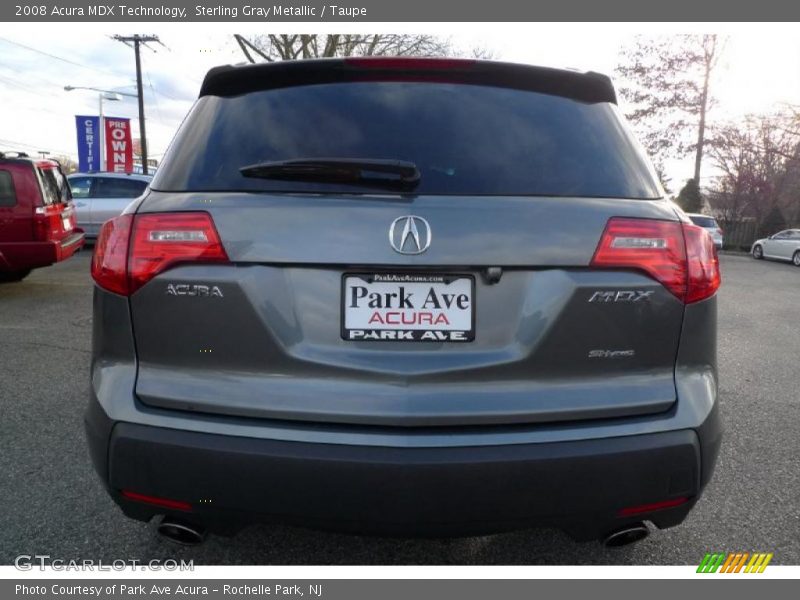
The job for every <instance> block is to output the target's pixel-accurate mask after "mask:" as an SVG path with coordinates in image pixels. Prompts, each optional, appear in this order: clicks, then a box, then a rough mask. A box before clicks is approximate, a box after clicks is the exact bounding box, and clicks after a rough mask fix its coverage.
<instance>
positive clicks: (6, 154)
mask: <svg viewBox="0 0 800 600" xmlns="http://www.w3.org/2000/svg"><path fill="white" fill-rule="evenodd" d="M9 154H13V155H14V158H30V156H28V153H27V152H16V151H14V150H11V151H9V150H6V151H5V152H0V158H11V157H10V156H9Z"/></svg>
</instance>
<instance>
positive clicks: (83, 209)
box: [67, 172, 153, 239]
mask: <svg viewBox="0 0 800 600" xmlns="http://www.w3.org/2000/svg"><path fill="white" fill-rule="evenodd" d="M67 179H68V180H69V185H70V188H72V198H73V201H74V203H75V217H76V219H77V221H78V227H80V228H81V229H83V230H84V231H85V232H86V237H87V239H94V238H96V237H97V234H98V232H99V231H100V226H101V225H102V224H103V223H105V222H106V221H108V220H109V219H113V218H114V217H117V216H119V215H120V213H122V211H123V210H125V207H126V206H128V204H130V203H131V200H133V199H134V198H137V197H139V196H141V195H142V194H143V193H144V190H145V189H146V188H147V186H148V185H149V184H150V180H151V179H153V178H152V176H150V175H135V174H131V175H126V174H125V173H106V172H103V173H75V174H73V175H70V176H69V177H67Z"/></svg>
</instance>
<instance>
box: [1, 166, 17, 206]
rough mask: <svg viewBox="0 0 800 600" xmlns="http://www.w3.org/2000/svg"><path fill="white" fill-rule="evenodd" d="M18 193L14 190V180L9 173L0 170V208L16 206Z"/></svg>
mask: <svg viewBox="0 0 800 600" xmlns="http://www.w3.org/2000/svg"><path fill="white" fill-rule="evenodd" d="M16 204H17V192H16V190H15V189H14V178H13V177H12V176H11V173H10V172H9V171H6V170H5V169H0V206H15V205H16Z"/></svg>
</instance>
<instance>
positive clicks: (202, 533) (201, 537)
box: [158, 517, 206, 546]
mask: <svg viewBox="0 0 800 600" xmlns="http://www.w3.org/2000/svg"><path fill="white" fill-rule="evenodd" d="M158 535H160V536H161V537H163V538H164V539H167V540H169V541H170V542H174V543H176V544H180V545H182V546H198V545H200V544H202V543H203V542H204V541H205V539H206V528H205V527H203V526H202V525H197V524H195V523H190V522H189V521H185V520H183V519H178V518H175V517H164V518H163V519H162V520H161V523H159V524H158Z"/></svg>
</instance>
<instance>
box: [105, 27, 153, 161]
mask: <svg viewBox="0 0 800 600" xmlns="http://www.w3.org/2000/svg"><path fill="white" fill-rule="evenodd" d="M114 39H115V40H117V41H118V42H122V43H123V44H125V45H126V46H131V44H133V46H132V47H133V55H134V58H135V59H136V90H137V91H138V94H139V138H140V139H139V144H140V146H141V157H142V172H143V173H144V174H145V175H147V134H146V132H145V124H144V90H143V89H142V58H141V55H140V54H141V53H140V47H141V46H142V45H144V47H145V48H150V47H149V46H148V45H147V44H148V43H150V42H156V43H159V44H160V43H161V40H159V39H158V36H156V35H139V34H138V33H137V34H136V35H127V36H125V35H115V36H114ZM150 49H151V50H152V48H150ZM153 52H155V50H153Z"/></svg>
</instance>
